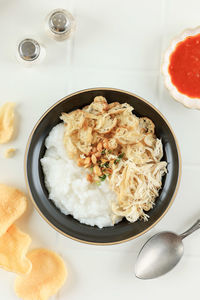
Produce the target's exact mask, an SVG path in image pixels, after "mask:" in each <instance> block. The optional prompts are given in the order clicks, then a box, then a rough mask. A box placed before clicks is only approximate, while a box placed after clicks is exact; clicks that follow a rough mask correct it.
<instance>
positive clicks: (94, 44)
mask: <svg viewBox="0 0 200 300" xmlns="http://www.w3.org/2000/svg"><path fill="white" fill-rule="evenodd" d="M58 7H61V8H65V9H68V10H70V11H71V12H72V13H73V14H74V16H75V18H76V21H77V30H76V33H75V35H74V36H73V38H72V39H71V40H67V41H65V42H56V41H54V40H52V39H51V38H49V37H48V36H47V35H46V33H45V31H44V19H45V17H46V15H47V14H48V13H49V12H50V11H51V10H52V9H55V8H58ZM199 12H200V2H199V0H190V1H188V0H151V1H149V0H140V1H136V0H124V1H121V0H101V1H97V0H84V1H83V0H69V1H66V0H43V1H41V0H35V1H30V0H18V1H14V0H0V31H1V45H0V104H2V103H4V102H5V101H15V102H16V103H17V109H16V110H17V118H18V120H19V128H18V132H17V133H16V138H15V140H13V141H12V142H11V143H10V145H6V146H1V147H0V182H3V183H7V184H12V185H14V186H17V187H19V188H21V189H22V190H24V191H26V188H25V181H24V174H23V157H24V150H25V145H26V142H27V139H28V136H29V134H30V131H31V129H32V127H33V126H34V124H35V122H36V121H37V120H38V119H39V117H40V116H41V114H42V113H43V112H44V111H45V110H46V109H47V108H49V106H51V105H52V104H53V103H55V102H56V101H57V100H59V99H60V98H62V97H64V96H66V95H67V94H69V93H71V92H73V91H77V90H80V89H83V88H89V87H98V86H105V87H115V88H121V89H125V90H128V91H131V92H134V93H136V94H138V95H140V96H142V97H144V98H146V99H147V100H148V101H150V102H151V103H153V104H154V105H155V106H156V107H158V108H159V109H160V111H161V112H162V113H163V114H164V115H165V116H166V117H167V119H168V120H169V122H170V123H171V125H172V127H173V129H174V131H175V133H176V135H177V138H178V141H179V144H180V148H181V153H182V160H183V172H182V181H181V185H180V189H179V192H178V195H177V197H176V199H175V202H174V204H173V205H172V207H171V209H170V210H169V212H168V213H167V215H166V216H165V217H164V218H163V219H162V220H161V221H160V223H159V224H157V225H156V226H155V227H154V228H153V229H152V230H151V231H150V232H148V233H146V234H145V235H143V236H141V237H140V238H137V239H136V240H133V241H130V242H127V243H125V244H120V245H114V246H91V245H85V244H81V243H78V242H75V241H72V240H70V239H68V238H66V237H64V236H62V235H60V234H59V233H57V232H56V231H55V230H54V229H52V228H51V227H50V226H49V225H48V224H47V223H46V222H45V221H44V220H43V219H42V218H41V217H40V216H39V215H38V213H37V212H36V211H35V210H34V209H33V207H32V204H31V203H30V201H29V203H30V204H29V209H28V211H27V213H26V214H25V216H23V217H22V219H21V220H20V221H19V222H18V223H19V225H20V227H21V229H22V230H24V231H25V232H27V233H29V234H30V235H31V237H32V239H33V242H32V245H31V248H35V247H47V248H50V249H52V250H55V251H57V252H58V253H60V254H61V255H62V256H63V258H64V260H65V261H66V264H67V268H68V272H69V276H68V280H67V282H66V284H65V286H64V287H63V288H62V290H61V291H60V292H59V294H58V295H56V296H55V297H52V299H54V300H55V299H56V300H65V299H68V300H79V299H84V300H86V299H87V300H94V299H95V300H100V299H109V300H114V299H115V300H118V299H122V298H123V299H125V298H127V299H140V300H146V299H150V300H151V299H153V300H158V299H162V300H167V299H170V298H171V299H175V298H177V297H180V298H181V299H188V297H192V296H194V297H195V299H199V269H200V232H196V233H194V234H193V235H192V236H191V237H188V238H187V239H186V240H184V245H185V256H184V258H183V259H182V261H181V262H180V263H179V265H178V266H177V267H176V268H175V269H174V270H173V271H172V272H170V273H169V274H167V275H165V276H163V277H161V278H159V279H155V280H150V281H141V280H139V279H136V278H135V277H134V272H133V269H134V263H135V260H136V255H137V253H138V251H139V249H140V248H141V246H142V245H143V243H144V242H145V241H146V240H147V238H149V237H150V236H151V235H153V234H154V233H156V232H158V231H160V230H173V231H176V232H181V231H183V230H185V229H186V228H187V226H189V225H191V223H192V222H193V221H194V220H195V219H196V218H197V217H199V216H200V196H199V186H200V184H199V178H200V133H199V129H200V111H192V110H189V109H187V108H185V107H183V106H182V105H181V104H179V103H177V102H175V101H174V100H172V99H171V97H170V96H169V94H168V92H167V91H166V90H165V88H164V86H163V80H162V77H161V74H160V62H161V57H162V54H163V51H164V50H165V49H166V47H167V46H168V44H169V42H170V40H171V38H173V36H175V35H177V34H179V33H180V32H181V31H182V30H183V29H185V28H187V27H194V26H198V25H199V23H200V17H199ZM26 36H27V37H29V36H31V37H35V38H36V39H37V40H38V41H41V42H42V43H43V44H44V45H45V47H46V58H45V60H44V61H43V62H42V63H41V64H40V65H37V66H34V67H32V68H30V69H29V68H28V69H27V68H26V67H24V66H22V65H20V64H19V63H18V62H17V61H16V59H15V54H16V45H17V41H19V40H21V39H23V38H24V37H26ZM8 146H13V147H16V148H17V149H18V150H17V153H16V156H15V157H14V158H12V159H4V158H3V153H4V150H5V149H7V148H8ZM14 278H15V275H14V274H11V273H7V272H5V271H2V270H0V288H1V289H0V299H2V300H5V299H6V300H14V299H17V297H16V296H15V294H14V292H13V281H14ZM179 293H180V294H179ZM178 295H179V296H178ZM34 300H36V299H34Z"/></svg>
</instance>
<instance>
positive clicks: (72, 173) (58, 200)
mask: <svg viewBox="0 0 200 300" xmlns="http://www.w3.org/2000/svg"><path fill="white" fill-rule="evenodd" d="M63 135H64V124H63V123H60V124H58V125H57V126H55V127H54V128H53V129H52V130H51V132H50V134H49V136H48V137H47V138H46V141H45V146H46V148H47V150H46V153H45V155H44V157H43V158H42V159H41V164H42V168H43V172H44V175H45V185H46V188H47V190H48V192H49V199H51V200H52V201H53V202H54V204H55V205H56V206H57V207H58V208H59V209H60V210H61V212H62V213H63V214H65V215H68V214H71V215H72V216H73V217H74V218H75V219H77V220H79V221H80V222H81V223H85V224H88V225H91V226H94V225H96V226H98V227H99V228H102V227H105V226H112V225H114V224H115V223H118V222H119V221H120V220H121V217H117V218H116V215H114V214H113V212H112V209H111V202H112V201H115V200H116V198H117V197H116V194H115V193H114V192H113V191H111V189H110V187H109V183H108V182H107V180H105V181H104V182H102V183H101V185H100V186H97V185H96V184H95V183H93V184H91V183H90V182H88V181H87V179H86V174H87V173H88V171H87V170H86V169H84V168H80V167H78V166H77V165H76V163H75V162H74V161H73V160H71V159H69V158H68V156H67V153H66V150H65V148H64V143H63ZM113 219H114V220H115V221H113Z"/></svg>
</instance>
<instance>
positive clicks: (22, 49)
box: [17, 38, 45, 66]
mask: <svg viewBox="0 0 200 300" xmlns="http://www.w3.org/2000/svg"><path fill="white" fill-rule="evenodd" d="M44 56H45V49H44V47H43V46H42V45H41V44H39V43H38V42H37V41H36V40H35V39H32V38H25V39H23V40H22V41H21V42H19V44H18V49H17V60H18V61H19V62H21V63H23V64H25V65H26V66H32V65H34V64H36V63H38V62H40V61H41V60H42V59H43V58H44Z"/></svg>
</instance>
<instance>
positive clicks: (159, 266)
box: [135, 231, 184, 279]
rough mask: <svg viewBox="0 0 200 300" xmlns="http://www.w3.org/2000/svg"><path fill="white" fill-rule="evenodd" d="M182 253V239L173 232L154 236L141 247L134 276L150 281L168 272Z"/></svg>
mask: <svg viewBox="0 0 200 300" xmlns="http://www.w3.org/2000/svg"><path fill="white" fill-rule="evenodd" d="M183 252H184V247H183V243H182V239H181V237H180V236H178V235H177V234H175V233H173V232H169V231H164V232H161V233H158V234H156V235H154V236H153V237H152V238H150V239H149V240H148V241H147V242H146V244H144V246H143V247H142V249H141V251H140V253H139V255H138V259H137V262H136V266H135V275H136V277H138V278H140V279H151V278H155V277H159V276H161V275H163V274H165V273H166V272H169V271H170V270H171V269H173V268H174V267H175V265H176V264H177V263H178V262H179V261H180V259H181V257H182V255H183Z"/></svg>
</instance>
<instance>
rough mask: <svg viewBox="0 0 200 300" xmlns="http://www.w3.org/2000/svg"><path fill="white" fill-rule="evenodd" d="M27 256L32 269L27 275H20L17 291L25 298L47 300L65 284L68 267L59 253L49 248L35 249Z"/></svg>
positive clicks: (16, 283) (16, 286) (17, 281)
mask: <svg viewBox="0 0 200 300" xmlns="http://www.w3.org/2000/svg"><path fill="white" fill-rule="evenodd" d="M27 257H28V258H29V259H30V261H31V263H32V270H31V272H30V273H29V274H27V275H25V276H18V277H17V278H16V281H15V292H16V294H17V296H18V297H20V298H21V299H23V300H47V299H49V297H51V296H52V295H54V294H56V293H57V291H58V290H59V289H60V288H61V286H62V285H63V284H64V282H65V279H66V275H67V272H66V267H65V264H64V261H63V260H62V259H61V257H60V256H58V254H56V253H55V252H53V251H49V250H47V249H42V248H41V249H35V250H33V251H31V252H29V253H28V255H27Z"/></svg>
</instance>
